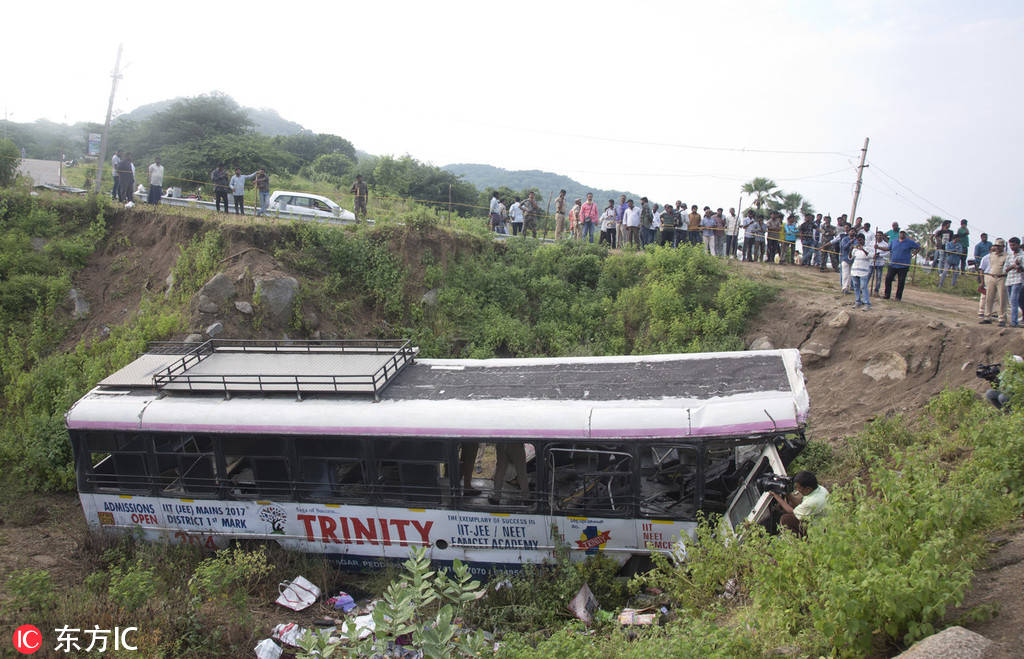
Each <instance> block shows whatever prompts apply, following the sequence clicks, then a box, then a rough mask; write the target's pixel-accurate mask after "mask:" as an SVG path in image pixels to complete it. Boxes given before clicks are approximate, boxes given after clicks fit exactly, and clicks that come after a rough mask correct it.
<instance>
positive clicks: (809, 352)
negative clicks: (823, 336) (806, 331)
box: [800, 341, 832, 364]
mask: <svg viewBox="0 0 1024 659" xmlns="http://www.w3.org/2000/svg"><path fill="white" fill-rule="evenodd" d="M831 354H832V347H831V346H827V345H825V344H824V343H819V342H818V341H808V342H807V343H805V344H804V345H803V346H802V347H801V348H800V359H801V360H803V361H804V362H806V363H808V364H813V363H814V362H816V361H818V360H821V359H828V358H829V356H830V355H831Z"/></svg>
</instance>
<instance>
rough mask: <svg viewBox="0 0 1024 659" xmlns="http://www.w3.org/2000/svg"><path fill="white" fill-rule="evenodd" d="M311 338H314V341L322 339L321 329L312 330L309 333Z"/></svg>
mask: <svg viewBox="0 0 1024 659" xmlns="http://www.w3.org/2000/svg"><path fill="white" fill-rule="evenodd" d="M309 338H310V339H312V340H314V341H319V340H320V339H321V335H320V330H315V331H313V332H310V333H309Z"/></svg>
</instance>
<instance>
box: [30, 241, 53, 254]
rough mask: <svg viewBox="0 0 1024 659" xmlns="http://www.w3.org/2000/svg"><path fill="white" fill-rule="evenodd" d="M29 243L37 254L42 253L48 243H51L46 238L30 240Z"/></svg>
mask: <svg viewBox="0 0 1024 659" xmlns="http://www.w3.org/2000/svg"><path fill="white" fill-rule="evenodd" d="M28 242H29V244H30V245H32V249H34V250H35V251H37V252H41V251H43V248H44V247H46V245H47V243H49V242H50V241H48V240H47V239H46V238H29V239H28Z"/></svg>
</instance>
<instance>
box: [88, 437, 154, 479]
mask: <svg viewBox="0 0 1024 659" xmlns="http://www.w3.org/2000/svg"><path fill="white" fill-rule="evenodd" d="M85 443H86V450H87V451H88V453H89V457H90V460H89V462H90V464H91V465H92V468H91V469H90V470H89V473H88V475H87V476H86V479H87V482H89V483H91V484H92V485H93V486H94V487H95V488H97V489H100V490H110V491H117V492H147V491H149V489H150V482H151V481H150V477H151V475H152V474H150V471H149V462H148V460H147V454H148V453H149V436H148V435H140V434H132V433H124V432H90V433H88V434H86V436H85Z"/></svg>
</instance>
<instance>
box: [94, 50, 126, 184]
mask: <svg viewBox="0 0 1024 659" xmlns="http://www.w3.org/2000/svg"><path fill="white" fill-rule="evenodd" d="M123 47H124V44H117V59H116V60H115V61H114V73H113V74H111V76H110V77H111V78H113V81H112V82H111V84H110V101H109V102H108V103H107V120H106V121H105V122H104V123H103V138H102V139H101V140H100V158H99V161H98V162H97V163H96V194H99V193H100V186H101V184H102V182H103V165H104V163H105V162H106V161H107V133H109V132H110V115H111V114H113V112H114V93H115V92H117V81H118V80H120V79H121V49H122V48H123Z"/></svg>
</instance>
